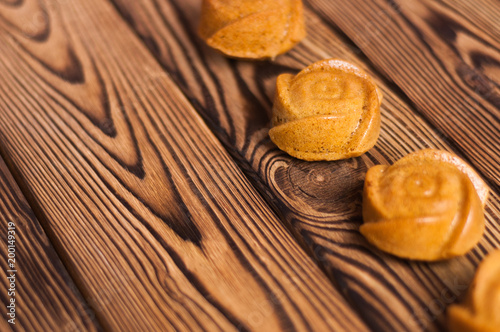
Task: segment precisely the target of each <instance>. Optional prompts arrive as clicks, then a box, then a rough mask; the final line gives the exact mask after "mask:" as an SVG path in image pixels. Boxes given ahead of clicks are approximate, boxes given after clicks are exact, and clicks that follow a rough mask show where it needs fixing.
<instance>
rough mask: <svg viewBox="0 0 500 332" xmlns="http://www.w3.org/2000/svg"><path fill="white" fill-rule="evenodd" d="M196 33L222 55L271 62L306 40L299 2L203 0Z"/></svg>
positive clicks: (290, 0)
mask: <svg viewBox="0 0 500 332" xmlns="http://www.w3.org/2000/svg"><path fill="white" fill-rule="evenodd" d="M198 31H199V35H200V37H201V38H202V39H203V40H205V42H206V43H207V44H208V45H209V46H211V47H212V48H214V49H216V50H218V51H220V52H222V53H223V54H225V55H228V56H231V57H237V58H247V59H265V58H273V57H275V56H277V55H279V54H282V53H285V52H286V51H288V50H289V49H291V48H292V47H293V46H294V45H295V44H296V43H298V42H299V41H300V40H302V39H303V38H304V37H305V28H304V16H303V5H302V0H239V1H236V0H203V2H202V8H201V19H200V27H199V30H198Z"/></svg>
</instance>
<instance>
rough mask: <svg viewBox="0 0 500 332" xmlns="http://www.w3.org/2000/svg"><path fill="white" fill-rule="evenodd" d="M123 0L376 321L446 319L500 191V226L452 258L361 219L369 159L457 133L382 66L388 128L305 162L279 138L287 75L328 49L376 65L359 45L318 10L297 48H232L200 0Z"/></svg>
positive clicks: (222, 133) (416, 326) (434, 325)
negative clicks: (220, 49)
mask: <svg viewBox="0 0 500 332" xmlns="http://www.w3.org/2000/svg"><path fill="white" fill-rule="evenodd" d="M114 3H115V4H116V6H117V8H118V10H119V11H120V12H121V13H122V15H123V16H124V17H125V18H126V19H127V20H128V21H129V22H130V24H131V25H132V26H133V27H134V29H135V30H136V31H137V32H138V34H139V35H140V36H141V38H142V39H143V40H144V42H145V43H146V44H147V45H148V46H149V48H150V50H151V51H152V52H153V53H154V54H155V55H156V56H157V58H158V59H159V61H160V62H161V63H162V64H163V66H164V67H165V68H166V69H167V71H168V72H169V73H170V74H171V75H172V77H173V78H174V80H175V81H176V83H177V84H178V85H179V86H180V87H181V88H182V90H183V91H184V93H185V94H186V95H187V97H188V98H189V99H190V100H191V102H192V103H193V104H194V105H195V106H196V107H197V110H198V111H199V112H200V114H202V115H203V117H204V119H205V120H206V122H207V123H208V124H209V125H210V126H211V128H212V129H213V130H214V132H215V133H216V134H217V136H218V137H219V139H221V141H223V142H224V143H225V145H226V146H227V148H228V149H229V150H230V151H232V152H233V153H232V154H233V155H234V156H235V157H236V158H237V159H239V161H240V165H241V166H242V167H244V168H245V170H246V172H247V174H248V175H249V176H250V177H251V178H252V179H253V180H254V182H255V183H256V184H257V185H258V186H259V187H260V188H261V190H262V192H263V193H265V195H266V197H267V198H268V200H269V201H271V202H274V204H275V205H276V207H277V209H279V210H280V211H281V214H282V215H283V217H284V219H285V220H286V221H287V222H288V223H289V224H290V225H292V229H293V230H294V232H295V233H296V235H297V236H298V237H299V238H300V239H302V241H304V242H305V243H306V244H307V245H308V246H309V247H310V248H311V250H312V251H313V253H314V255H315V257H316V258H317V260H318V262H319V263H320V264H321V265H322V266H323V267H324V268H325V270H326V271H327V272H328V274H329V275H330V277H331V278H332V280H333V281H334V282H335V283H336V284H337V285H338V286H339V287H340V288H341V289H342V290H343V291H344V293H345V294H346V295H347V296H348V298H349V299H350V302H351V303H352V304H353V306H354V307H355V308H356V309H357V310H358V312H359V314H360V315H361V316H362V317H363V318H364V319H365V320H366V322H367V323H369V325H370V327H372V328H373V329H375V330H380V331H391V330H398V331H399V330H401V331H402V330H404V331H408V330H411V331H416V330H423V329H426V330H438V329H442V328H443V321H444V312H445V306H446V305H448V304H449V303H451V302H454V301H456V300H457V298H459V297H460V296H461V295H462V294H463V292H464V289H465V288H466V287H467V285H468V283H469V282H470V280H471V276H472V274H473V271H474V268H475V266H476V265H477V263H478V261H479V260H480V259H481V257H482V256H483V255H484V253H485V252H488V251H490V250H492V248H495V247H499V246H500V240H499V239H500V228H499V226H498V220H500V211H499V210H498V204H499V198H498V195H497V194H496V193H493V194H492V198H491V200H490V201H489V202H488V205H487V219H488V231H487V234H486V236H485V237H484V239H483V241H482V242H481V244H480V245H479V246H478V247H477V248H476V249H475V250H474V251H473V252H471V253H470V254H468V255H467V256H466V257H461V258H457V259H453V260H449V261H446V262H440V263H435V264H427V263H419V262H408V261H404V260H400V259H395V258H393V257H390V256H388V255H384V254H382V253H380V252H379V251H377V250H374V249H373V248H371V247H370V246H369V245H368V244H367V243H366V242H365V241H364V240H363V238H362V237H361V236H360V234H359V233H358V227H359V224H360V222H361V217H360V199H361V195H360V191H361V187H362V184H363V179H364V173H365V172H366V170H367V168H368V167H370V166H372V165H374V164H378V163H385V164H386V163H391V162H394V161H395V160H397V159H398V158H400V157H402V156H404V155H406V154H407V153H409V152H411V151H414V150H418V149H421V148H424V147H429V146H431V147H437V148H443V149H446V150H453V148H452V147H451V146H450V145H448V144H447V141H446V138H445V137H444V136H442V135H440V134H439V131H436V130H434V129H433V128H432V127H431V126H430V125H429V124H428V123H427V121H426V120H425V119H424V118H422V117H421V116H419V115H418V112H416V110H415V109H414V108H413V107H412V106H411V105H409V104H408V103H407V102H406V101H405V99H404V98H403V99H402V98H401V97H400V96H399V95H398V93H395V92H394V91H393V90H392V89H391V87H390V86H388V85H387V84H386V83H385V81H384V80H383V79H382V78H380V77H376V79H377V81H378V83H379V84H380V86H381V88H382V90H383V92H384V96H385V100H384V102H383V109H382V114H383V120H382V133H381V137H380V139H379V142H378V143H377V145H376V147H375V149H373V150H371V151H370V152H369V153H368V154H366V155H365V156H362V157H360V158H354V159H351V160H346V161H338V162H318V163H310V162H303V161H299V160H296V159H293V158H290V157H288V156H286V155H285V154H283V153H281V152H280V151H277V149H276V148H275V147H274V145H273V144H272V143H270V141H269V139H268V138H267V130H268V128H269V123H268V122H269V111H270V109H271V106H272V99H273V93H274V84H275V79H276V77H277V75H278V74H279V73H282V72H296V71H297V70H299V69H301V68H303V67H304V66H306V65H308V64H310V63H312V62H313V61H316V60H319V59H322V58H328V57H340V58H343V59H348V60H351V61H353V62H355V63H357V64H359V65H360V66H362V67H365V69H367V70H368V71H370V72H372V73H373V71H372V70H371V69H370V68H366V64H363V59H360V58H359V57H358V56H357V55H358V52H357V50H356V49H353V48H349V47H347V46H346V41H345V40H344V39H342V38H340V37H339V36H338V35H337V34H335V33H334V32H333V31H332V30H331V28H330V27H329V26H328V25H327V24H325V23H324V22H323V21H322V19H321V17H320V16H318V15H316V14H314V13H313V12H311V11H309V10H308V11H306V15H307V16H306V18H307V22H308V37H307V38H306V40H305V41H303V42H302V43H301V44H300V45H299V46H298V47H297V48H295V49H294V50H293V51H292V52H290V53H289V54H287V55H284V56H280V57H278V58H277V59H276V61H271V62H256V63H255V62H246V61H237V60H230V59H225V58H224V57H222V56H220V55H219V54H217V53H215V52H214V51H212V50H210V49H209V48H207V47H206V46H205V45H204V44H203V43H202V42H201V41H200V39H199V38H198V37H197V35H196V28H197V19H198V15H199V5H200V1H197V0H191V1H181V0H179V1H156V0H148V1H142V2H140V3H138V2H130V1H125V0H114ZM329 3H330V2H329ZM455 152H457V153H460V151H455Z"/></svg>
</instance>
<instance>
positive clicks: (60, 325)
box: [0, 157, 101, 331]
mask: <svg viewBox="0 0 500 332" xmlns="http://www.w3.org/2000/svg"><path fill="white" fill-rule="evenodd" d="M0 231H1V234H2V236H1V241H2V244H1V246H0V257H2V259H1V261H0V269H1V270H2V272H3V274H2V275H3V276H4V277H3V278H2V281H1V284H2V292H0V298H1V299H2V308H4V309H3V310H2V319H1V321H2V324H1V325H0V330H1V331H9V330H12V331H99V330H101V329H100V328H99V325H98V323H97V322H96V320H95V316H94V313H93V312H92V310H90V308H89V307H88V305H87V304H86V303H85V302H84V300H83V298H82V296H81V294H80V292H79V291H78V289H77V288H76V286H75V285H74V283H73V281H72V280H71V278H70V277H69V274H68V272H67V271H66V269H65V268H64V266H63V264H62V262H61V260H60V259H59V257H58V256H57V254H56V251H55V250H54V248H53V247H52V245H51V244H50V242H49V239H48V238H47V236H46V235H45V232H44V231H43V229H42V227H41V225H40V223H39V222H38V220H37V218H36V217H35V215H34V213H33V211H32V210H31V208H30V206H29V205H28V203H27V201H26V199H25V198H24V196H23V194H22V193H21V190H20V189H19V187H18V186H17V184H16V182H15V181H14V179H13V177H12V175H11V174H10V172H9V170H8V169H7V166H6V165H5V163H4V161H3V159H2V158H1V157H0ZM6 277H9V278H10V279H7V278H6ZM11 299H13V300H14V301H13V302H11V301H12V300H11ZM11 303H12V304H13V305H12V304H11ZM7 306H10V307H12V308H13V310H14V312H13V314H14V315H13V316H9V315H6V313H10V308H7V309H6V307H7Z"/></svg>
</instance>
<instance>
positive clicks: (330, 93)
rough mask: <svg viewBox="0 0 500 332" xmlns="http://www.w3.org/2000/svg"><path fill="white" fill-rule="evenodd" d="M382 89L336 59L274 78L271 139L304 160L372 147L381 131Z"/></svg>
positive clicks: (337, 156) (356, 153)
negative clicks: (274, 92) (294, 73)
mask: <svg viewBox="0 0 500 332" xmlns="http://www.w3.org/2000/svg"><path fill="white" fill-rule="evenodd" d="M381 102H382V93H381V92H380V90H379V89H378V88H377V86H376V85H375V83H374V82H373V80H372V79H371V77H370V76H369V75H368V74H366V73H365V72H363V71H362V70H361V69H359V68H357V67H356V66H354V65H353V64H350V63H348V62H346V61H342V60H338V59H329V60H322V61H319V62H316V63H314V64H312V65H310V66H309V67H307V68H305V69H304V70H302V71H301V72H299V73H298V74H297V75H295V76H294V75H291V74H282V75H280V76H279V77H278V79H277V82H276V96H275V101H274V106H273V116H272V125H273V127H272V128H271V130H270V131H269V136H270V137H271V140H272V141H273V142H274V143H275V144H276V145H277V146H278V147H279V148H280V149H281V150H283V151H285V152H287V153H288V154H289V155H291V156H293V157H295V158H298V159H303V160H311V161H312V160H338V159H345V158H351V157H356V156H359V155H361V154H363V153H365V152H366V151H368V150H369V149H371V148H372V147H373V146H374V145H375V143H376V141H377V138H378V136H379V133H380V104H381Z"/></svg>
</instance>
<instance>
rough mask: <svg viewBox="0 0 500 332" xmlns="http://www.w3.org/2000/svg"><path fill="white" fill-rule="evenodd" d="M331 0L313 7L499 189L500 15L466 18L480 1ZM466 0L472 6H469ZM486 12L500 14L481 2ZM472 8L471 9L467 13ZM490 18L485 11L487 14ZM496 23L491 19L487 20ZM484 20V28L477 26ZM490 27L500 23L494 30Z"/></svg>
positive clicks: (317, 0) (319, 1)
mask: <svg viewBox="0 0 500 332" xmlns="http://www.w3.org/2000/svg"><path fill="white" fill-rule="evenodd" d="M460 3H461V4H462V7H461V8H463V9H462V14H458V13H457V12H456V11H455V8H454V5H453V4H449V5H443V4H442V3H440V1H435V0H425V1H402V0H396V1H387V0H377V1H363V0H357V1H334V2H332V1H327V0H310V1H309V4H310V5H311V6H312V7H313V8H314V9H315V11H317V12H318V13H319V14H320V15H322V16H323V17H324V18H325V19H326V20H328V21H329V22H331V23H332V24H333V25H335V26H338V27H339V28H340V29H341V30H342V31H343V32H344V33H346V34H347V35H348V36H349V38H351V39H352V41H353V42H354V43H356V45H357V46H358V47H359V48H360V49H361V50H362V51H363V53H364V54H366V56H368V58H369V59H370V61H372V62H373V63H374V64H375V65H376V66H377V68H379V69H380V70H381V71H382V72H383V73H384V74H385V75H387V76H388V77H389V78H390V79H392V80H393V81H394V82H395V83H396V84H397V85H398V86H399V87H400V88H401V89H402V91H404V93H405V94H406V95H407V96H408V97H409V98H410V99H411V101H412V102H413V103H414V104H415V106H416V110H417V111H418V112H419V113H421V114H423V115H424V116H425V117H426V118H427V119H429V121H430V122H431V123H432V124H433V125H434V126H436V128H438V129H439V130H440V131H442V132H443V133H444V134H445V135H446V137H447V138H449V139H450V141H451V142H452V143H453V144H454V145H456V146H457V147H458V148H459V149H460V150H461V151H462V152H463V153H464V155H465V156H467V158H468V159H469V161H470V162H471V163H472V164H473V165H474V166H475V167H476V168H477V169H478V170H480V171H481V172H482V173H483V174H484V176H485V177H486V179H487V180H488V181H489V182H490V184H491V185H492V186H493V187H495V189H496V190H497V191H498V190H499V189H500V177H499V176H498V175H499V174H500V135H499V132H500V79H499V78H498V77H499V75H498V73H499V70H500V39H499V38H498V32H499V25H500V23H499V20H498V16H497V17H496V20H493V21H492V20H489V21H486V22H485V23H484V24H482V23H480V22H481V20H480V19H478V18H476V19H473V22H477V23H472V21H471V19H464V17H463V15H464V14H465V15H467V16H469V14H470V13H471V12H472V13H474V12H477V10H470V9H471V6H474V7H478V5H476V2H475V1H470V0H469V1H465V0H462V1H460ZM464 3H468V6H466V7H465V8H469V10H468V9H465V8H464V7H463V6H464ZM482 3H484V4H486V3H489V6H486V5H484V6H479V8H481V10H483V11H488V10H489V9H488V7H491V8H493V10H492V11H491V12H492V14H490V15H494V14H493V13H494V12H499V11H500V6H499V5H498V2H495V3H496V5H495V4H494V3H493V2H489V1H482ZM464 11H465V12H464ZM484 16H487V15H482V17H484ZM488 23H489V24H488ZM477 25H479V26H480V27H482V28H478V26H477ZM491 26H494V27H496V28H495V29H494V30H493V31H490V32H489V33H485V32H483V31H484V30H489V28H490V27H491Z"/></svg>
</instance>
